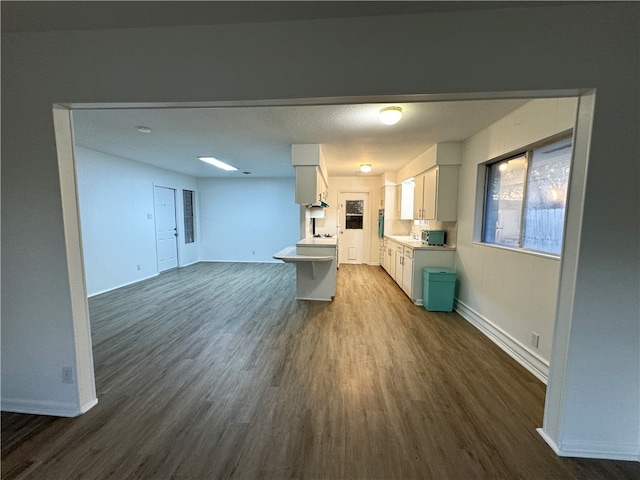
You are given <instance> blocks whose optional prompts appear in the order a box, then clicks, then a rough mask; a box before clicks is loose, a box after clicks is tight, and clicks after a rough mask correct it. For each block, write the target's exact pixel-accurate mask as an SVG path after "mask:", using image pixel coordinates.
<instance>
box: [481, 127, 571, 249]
mask: <svg viewBox="0 0 640 480" xmlns="http://www.w3.org/2000/svg"><path fill="white" fill-rule="evenodd" d="M571 142H572V141H571V138H564V139H562V140H558V141H555V142H553V143H549V144H546V145H543V146H540V147H537V148H533V149H531V150H528V151H525V152H522V153H519V154H517V155H515V156H513V157H510V158H507V159H504V160H500V161H498V162H494V163H490V164H488V165H487V175H486V190H485V198H484V217H483V230H482V241H483V242H484V243H489V244H495V245H502V246H505V247H513V248H522V249H527V250H534V251H538V252H544V253H550V254H554V255H559V254H560V252H561V249H562V236H563V233H564V232H563V230H564V215H565V206H566V199H567V189H568V187H569V173H570V170H571V151H572V143H571Z"/></svg>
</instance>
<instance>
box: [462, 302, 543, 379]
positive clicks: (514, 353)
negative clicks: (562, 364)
mask: <svg viewBox="0 0 640 480" xmlns="http://www.w3.org/2000/svg"><path fill="white" fill-rule="evenodd" d="M455 310H456V311H457V312H458V313H459V314H460V315H461V316H462V318H464V319H465V320H466V321H468V322H469V323H471V324H472V325H473V326H474V327H476V328H477V329H478V330H480V331H481V332H482V333H484V334H485V335H486V336H487V337H489V339H490V340H491V341H493V343H495V344H496V345H498V346H499V347H500V348H501V349H502V350H504V351H505V352H506V353H507V354H509V356H511V357H512V358H513V359H514V360H515V361H516V362H518V363H519V364H520V365H522V366H523V367H524V368H526V369H527V370H529V371H530V372H531V373H532V374H533V375H535V376H536V377H537V378H538V379H539V380H540V381H541V382H543V383H544V384H545V385H546V384H547V379H548V378H549V362H548V361H547V360H545V359H544V358H542V357H541V356H540V355H538V354H537V353H535V352H532V351H531V350H529V349H528V348H527V347H526V346H525V345H523V344H522V343H520V342H519V341H518V340H516V339H515V338H513V337H512V336H511V335H510V334H509V333H507V332H506V331H504V330H503V329H501V328H500V327H498V326H497V325H496V324H494V323H493V322H491V321H490V320H489V319H487V318H485V317H483V316H482V315H481V314H480V313H478V312H476V311H475V310H474V309H473V308H471V307H469V306H468V305H466V304H465V303H464V302H461V301H460V300H458V299H456V304H455Z"/></svg>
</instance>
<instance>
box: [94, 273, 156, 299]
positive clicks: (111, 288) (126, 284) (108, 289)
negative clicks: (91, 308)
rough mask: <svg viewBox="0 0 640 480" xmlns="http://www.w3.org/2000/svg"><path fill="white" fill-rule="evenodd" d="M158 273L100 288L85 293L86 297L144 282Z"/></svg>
mask: <svg viewBox="0 0 640 480" xmlns="http://www.w3.org/2000/svg"><path fill="white" fill-rule="evenodd" d="M158 275H160V274H159V273H154V274H153V275H149V276H148V277H144V278H139V279H137V280H134V281H133V282H127V283H123V284H121V285H116V286H115V287H109V288H107V289H105V290H100V291H99V292H95V293H90V294H88V295H87V297H88V298H91V297H95V296H97V295H102V294H103V293H108V292H111V291H113V290H117V289H118V288H122V287H128V286H129V285H135V284H136V283H140V282H144V281H145V280H149V279H150V278H154V277H157V276H158Z"/></svg>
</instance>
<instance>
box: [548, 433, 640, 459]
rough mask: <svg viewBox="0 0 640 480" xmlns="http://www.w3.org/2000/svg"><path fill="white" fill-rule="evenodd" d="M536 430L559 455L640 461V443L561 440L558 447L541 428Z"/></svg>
mask: <svg viewBox="0 0 640 480" xmlns="http://www.w3.org/2000/svg"><path fill="white" fill-rule="evenodd" d="M536 431H537V432H538V434H539V435H540V436H541V437H542V438H543V439H544V441H545V442H547V445H549V446H550V447H551V449H552V450H553V451H554V452H555V453H556V455H558V456H559V457H571V458H597V459H601V460H623V461H628V462H640V445H637V444H627V443H610V442H576V441H568V442H562V448H560V447H558V445H557V444H556V442H554V441H553V439H552V438H551V437H549V435H547V433H546V432H545V431H544V430H543V429H542V428H537V429H536Z"/></svg>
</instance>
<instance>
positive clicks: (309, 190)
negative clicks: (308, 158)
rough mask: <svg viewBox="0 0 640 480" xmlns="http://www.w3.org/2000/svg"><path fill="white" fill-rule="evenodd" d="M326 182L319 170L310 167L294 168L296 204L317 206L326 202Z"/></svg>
mask: <svg viewBox="0 0 640 480" xmlns="http://www.w3.org/2000/svg"><path fill="white" fill-rule="evenodd" d="M328 189H329V188H328V186H327V182H326V181H325V179H324V177H323V176H322V173H321V172H320V169H319V168H318V167H315V166H312V165H302V166H299V167H296V203H297V204H300V205H317V204H319V203H320V202H321V201H322V202H324V201H326V198H327V191H328Z"/></svg>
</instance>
